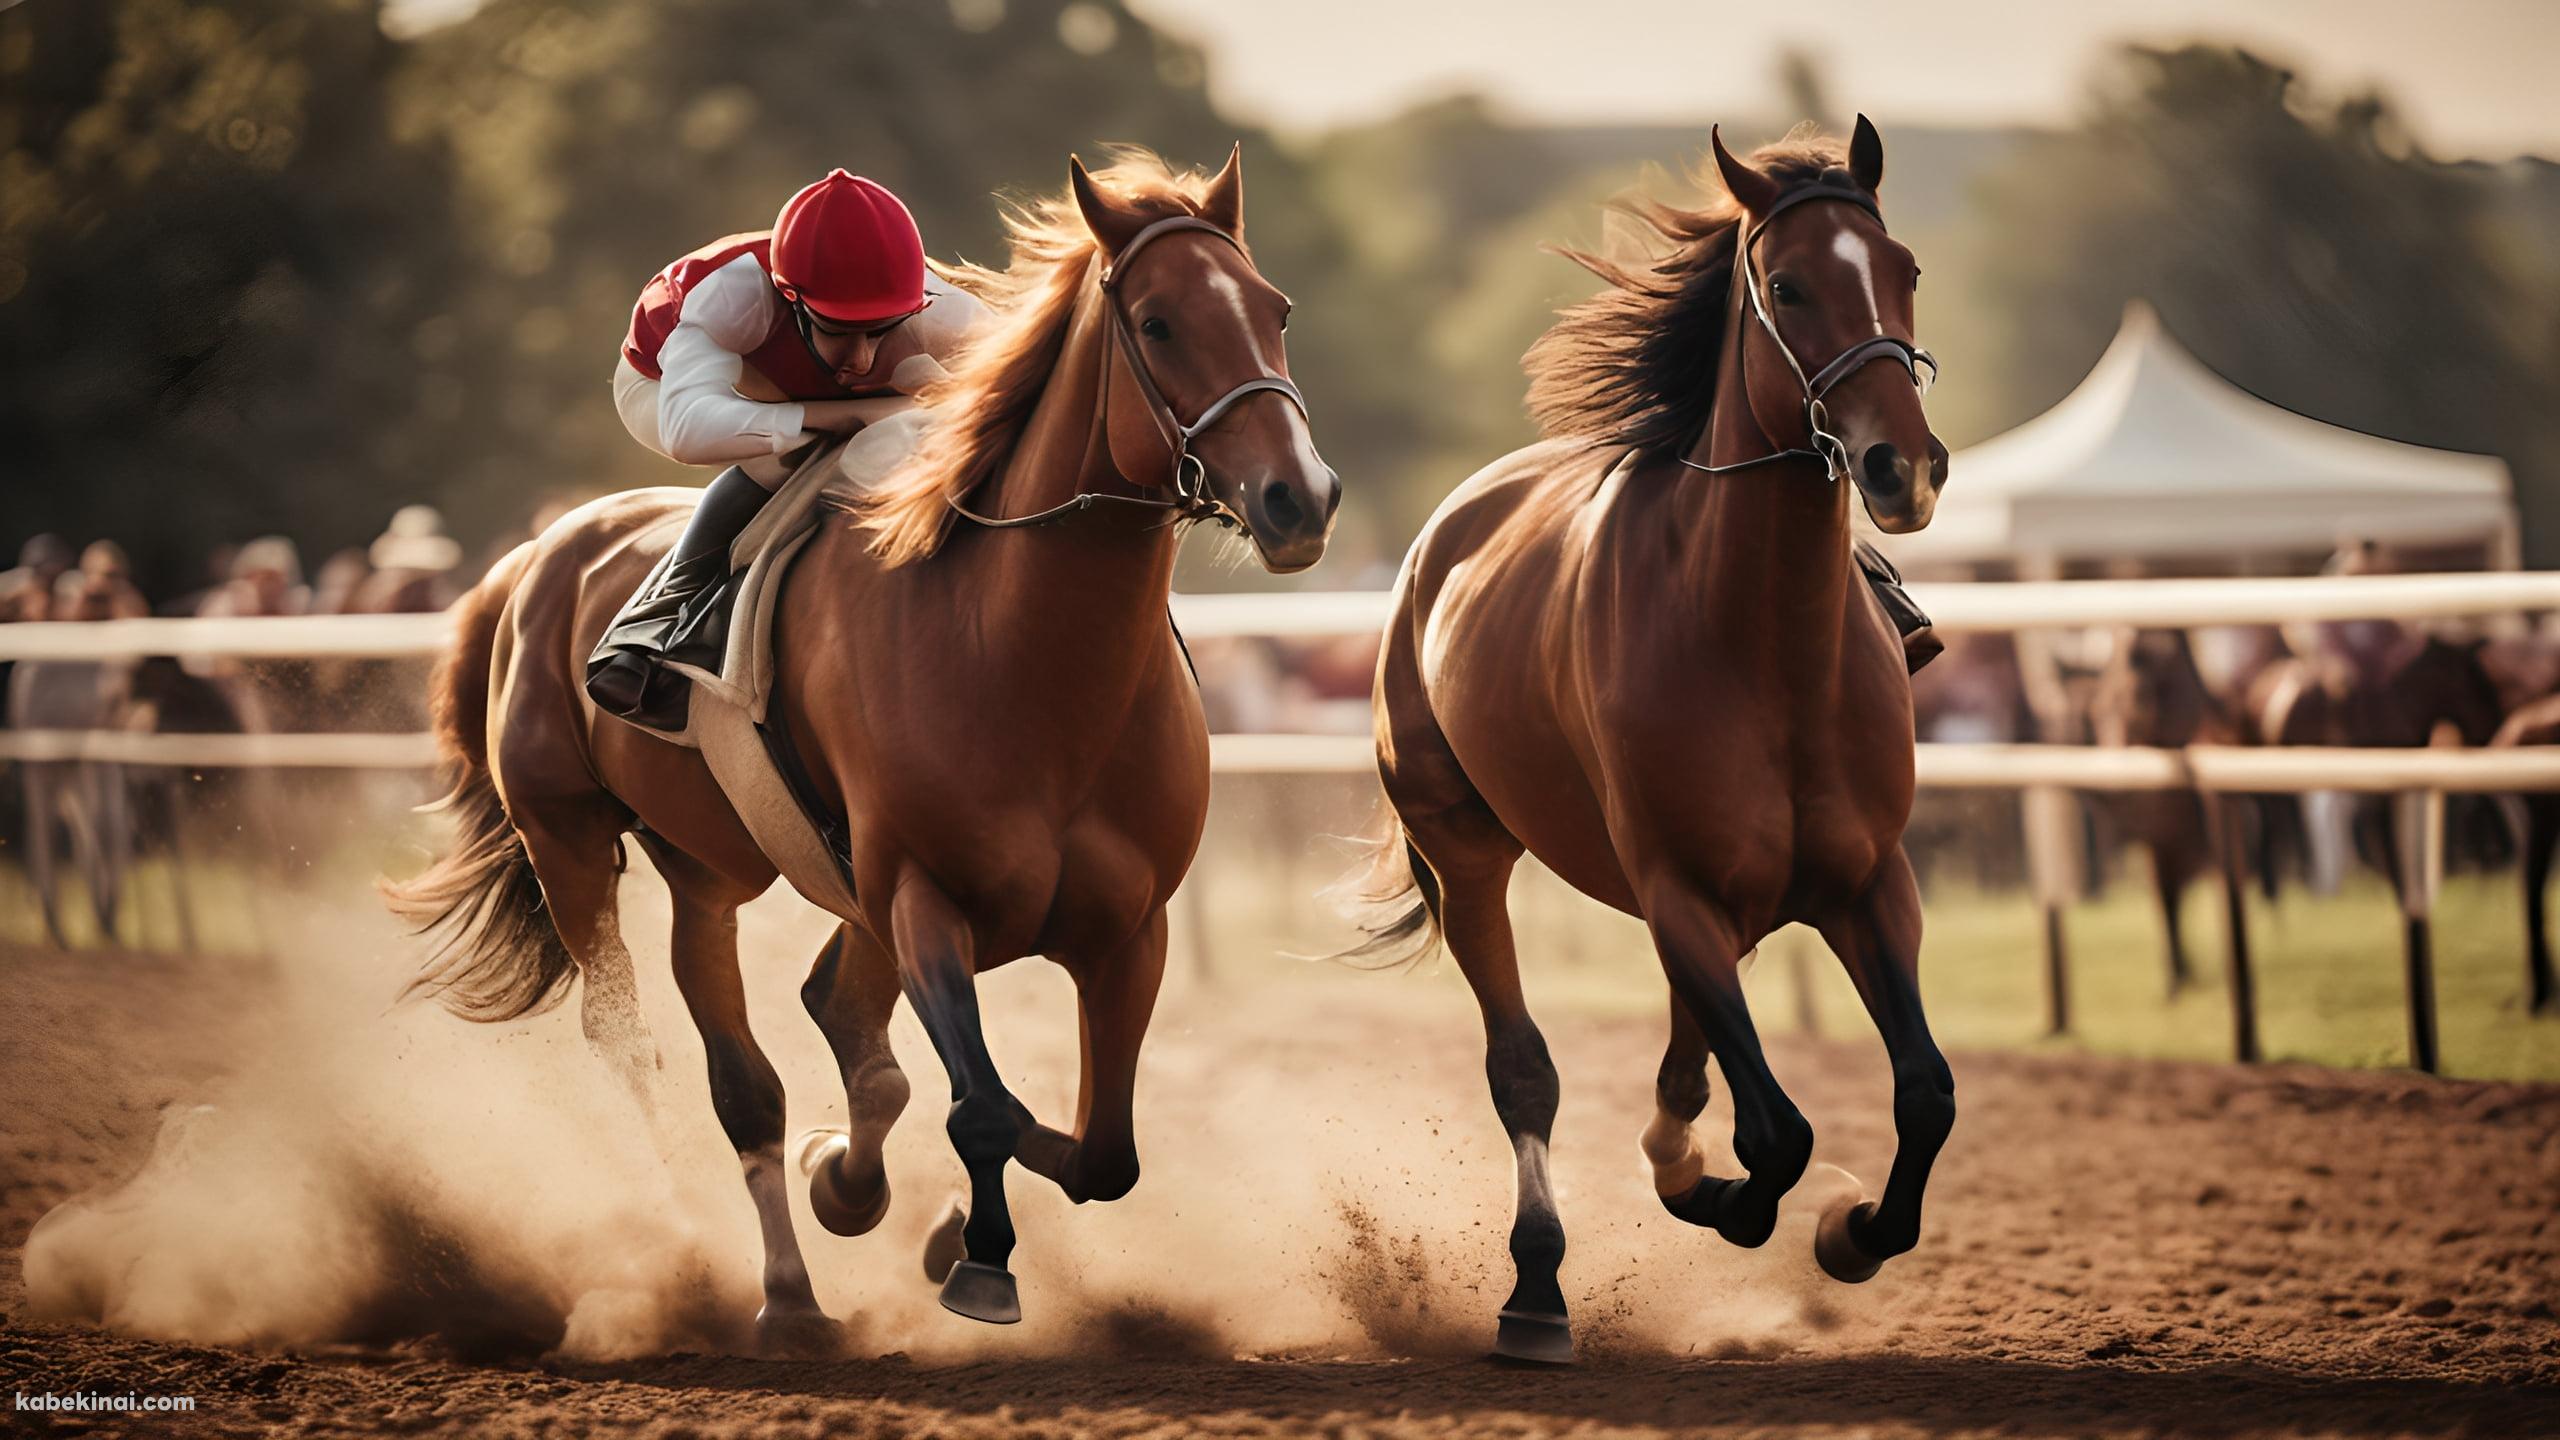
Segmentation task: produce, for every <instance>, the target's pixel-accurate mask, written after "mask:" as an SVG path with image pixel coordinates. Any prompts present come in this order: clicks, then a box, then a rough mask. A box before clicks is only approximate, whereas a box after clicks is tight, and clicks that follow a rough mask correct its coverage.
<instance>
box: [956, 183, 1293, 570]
mask: <svg viewBox="0 0 2560 1440" xmlns="http://www.w3.org/2000/svg"><path fill="white" fill-rule="evenodd" d="M1185 230H1198V231H1201V232H1203V233H1206V234H1210V235H1215V236H1216V237H1218V238H1219V239H1220V240H1223V241H1225V242H1226V243H1227V244H1229V245H1231V246H1234V247H1235V251H1236V253H1237V254H1239V255H1243V254H1244V243H1243V242H1242V241H1240V240H1238V239H1236V237H1235V236H1233V235H1230V234H1228V233H1227V232H1226V231H1225V230H1222V229H1220V228H1219V227H1217V226H1215V225H1212V224H1210V223H1209V222H1208V221H1206V220H1203V219H1200V218H1199V217H1198V216H1195V215H1175V216H1172V217H1170V218H1168V219H1163V220H1158V221H1156V222H1155V223H1154V224H1152V225H1149V226H1148V227H1147V228H1145V229H1143V230H1141V231H1139V232H1138V233H1137V234H1136V235H1134V236H1131V237H1130V239H1129V243H1128V244H1126V245H1123V246H1121V247H1120V253H1119V254H1117V255H1114V256H1113V257H1111V259H1110V260H1109V261H1108V262H1106V263H1105V264H1104V265H1103V267H1102V275H1101V278H1100V281H1099V284H1100V286H1101V289H1102V294H1103V298H1104V300H1105V301H1106V302H1107V304H1108V306H1109V308H1110V311H1111V334H1112V337H1113V339H1114V341H1115V343H1116V344H1117V346H1118V348H1119V351H1120V354H1121V357H1122V358H1123V359H1124V360H1126V361H1127V362H1128V365H1129V373H1130V374H1131V375H1132V376H1134V377H1135V378H1136V379H1137V382H1138V392H1139V393H1140V394H1142V395H1144V396H1145V397H1146V399H1147V416H1148V418H1149V419H1151V420H1153V421H1154V422H1155V427H1156V433H1157V434H1159V435H1161V436H1163V437H1164V441H1165V444H1166V446H1167V448H1168V449H1169V450H1170V451H1171V452H1172V457H1173V459H1172V474H1171V476H1170V477H1169V488H1171V489H1172V491H1173V497H1172V498H1171V499H1157V498H1154V497H1152V496H1145V495H1105V494H1102V493H1100V492H1098V491H1092V490H1086V491H1081V492H1079V493H1077V494H1076V495H1075V496H1074V497H1073V498H1072V499H1069V500H1067V501H1065V502H1063V503H1061V504H1057V505H1052V506H1050V507H1049V508H1048V509H1046V510H1040V511H1035V512H1033V513H1032V514H1029V515H1016V516H1012V517H1010V518H999V517H996V516H992V515H981V514H979V513H978V512H977V511H975V510H971V509H969V508H968V507H967V506H965V505H962V504H961V503H960V502H959V500H958V499H956V498H953V497H950V496H945V497H944V499H945V502H946V503H948V504H949V505H950V506H951V508H952V510H953V511H954V512H956V513H957V514H958V515H959V516H960V518H962V519H964V520H967V521H970V522H971V523H973V524H976V525H981V526H984V527H985V528H987V529H989V530H1016V529H1020V528H1022V527H1024V526H1030V525H1047V524H1051V523H1053V522H1056V521H1059V520H1064V519H1067V518H1068V517H1069V516H1073V515H1080V514H1082V513H1084V512H1085V511H1087V510H1090V509H1092V508H1093V507H1094V506H1096V505H1102V504H1112V505H1133V506H1137V507H1139V508H1141V509H1147V510H1163V511H1167V512H1170V513H1169V514H1168V515H1167V517H1166V523H1167V524H1171V523H1173V522H1175V521H1180V520H1211V521H1215V522H1217V523H1218V524H1221V525H1226V526H1229V527H1231V528H1232V527H1240V526H1241V524H1242V522H1241V521H1240V520H1239V519H1238V518H1237V516H1236V513H1235V511H1234V510H1232V509H1230V508H1228V506H1227V504H1226V502H1224V501H1222V500H1220V499H1218V497H1217V496H1215V495H1212V494H1211V493H1209V467H1208V466H1207V465H1206V464H1204V463H1203V462H1202V461H1201V459H1200V457H1199V456H1197V455H1195V454H1193V453H1192V452H1191V442H1192V441H1193V440H1195V439H1198V438H1199V436H1200V433H1201V432H1202V431H1204V430H1207V429H1208V428H1209V427H1210V426H1212V425H1214V424H1216V423H1218V421H1219V419H1220V418H1221V417H1223V416H1224V415H1225V414H1226V413H1227V412H1228V411H1229V410H1232V409H1234V408H1235V407H1236V406H1237V405H1238V404H1239V403H1241V402H1243V401H1244V400H1246V399H1248V398H1250V397H1251V396H1254V395H1256V394H1259V393H1261V392H1263V391H1265V390H1268V391H1271V392H1272V393H1274V394H1277V395H1279V396H1282V397H1283V398H1285V399H1286V400H1288V402H1289V403H1290V404H1291V405H1294V406H1296V407H1297V410H1298V414H1299V415H1300V416H1304V415H1305V414H1306V413H1307V397H1305V396H1304V395H1301V394H1299V393H1298V387H1297V386H1296V385H1295V384H1294V383H1292V382H1291V381H1290V379H1289V377H1288V376H1286V375H1257V376H1255V377H1253V378H1252V379H1250V380H1247V381H1245V382H1244V383H1243V384H1240V385H1238V386H1236V387H1235V388H1233V389H1231V390H1229V391H1228V392H1227V393H1225V394H1224V395H1221V396H1219V397H1218V398H1217V399H1215V400H1213V401H1211V402H1210V403H1209V407H1208V408H1207V409H1205V410H1203V411H1201V412H1200V418H1198V419H1196V420H1194V421H1192V422H1191V423H1190V424H1188V425H1185V424H1183V423H1182V417H1181V416H1179V415H1177V414H1176V413H1174V409H1173V405H1172V403H1171V402H1169V401H1167V400H1166V399H1165V398H1164V391H1163V390H1162V389H1160V388H1158V387H1157V385H1156V377H1155V374H1154V372H1153V371H1151V370H1149V369H1148V368H1147V357H1146V354H1145V352H1144V351H1143V350H1141V349H1140V348H1139V345H1138V333H1137V327H1136V326H1134V325H1132V324H1130V323H1129V311H1128V307H1127V306H1125V305H1123V304H1122V303H1121V302H1120V296H1119V291H1118V288H1117V282H1118V281H1119V279H1120V277H1121V276H1122V275H1125V274H1127V273H1128V269H1129V262H1130V261H1132V260H1134V259H1136V258H1137V256H1138V253H1139V252H1140V251H1142V250H1144V249H1145V248H1146V247H1147V245H1148V244H1149V243H1150V242H1152V241H1154V240H1155V239H1157V238H1158V237H1159V236H1163V235H1170V234H1175V233H1178V232H1180V231H1185ZM1246 263H1247V264H1251V263H1252V259H1251V257H1250V256H1247V257H1246ZM1109 388H1110V387H1109V383H1108V381H1106V382H1105V384H1104V393H1105V394H1106V396H1107V395H1108V393H1109ZM1106 403H1107V401H1106Z"/></svg>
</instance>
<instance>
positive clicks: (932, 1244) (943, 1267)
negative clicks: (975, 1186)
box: [924, 1200, 969, 1285]
mask: <svg viewBox="0 0 2560 1440" xmlns="http://www.w3.org/2000/svg"><path fill="white" fill-rule="evenodd" d="M968 1228H969V1211H968V1209H967V1208H966V1207H965V1206H963V1205H962V1204H961V1203H960V1202H959V1201H957V1200H954V1201H952V1202H951V1208H950V1209H948V1210H945V1211H943V1212H942V1218H941V1219H940V1220H937V1221H935V1222H934V1226H933V1233H932V1234H930V1235H927V1236H925V1237H924V1278H926V1279H927V1280H931V1281H933V1282H934V1283H935V1284H937V1285H938V1284H940V1283H942V1281H943V1279H944V1278H945V1277H946V1276H948V1275H950V1273H951V1267H952V1266H954V1265H957V1264H959V1263H960V1262H961V1261H962V1260H963V1259H965V1258H966V1257H967V1256H968V1254H969V1242H968V1239H967V1237H966V1236H965V1235H964V1234H963V1233H962V1232H964V1231H966V1230H967V1229H968Z"/></svg>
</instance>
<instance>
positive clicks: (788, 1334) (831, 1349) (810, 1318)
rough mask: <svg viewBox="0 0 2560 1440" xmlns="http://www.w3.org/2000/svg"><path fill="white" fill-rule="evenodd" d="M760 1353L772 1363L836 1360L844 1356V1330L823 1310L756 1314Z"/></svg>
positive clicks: (773, 1311)
mask: <svg viewBox="0 0 2560 1440" xmlns="http://www.w3.org/2000/svg"><path fill="white" fill-rule="evenodd" d="M756 1353H757V1354H759V1355H762V1356H764V1357H765V1358H766V1359H768V1360H833V1359H836V1358H838V1357H840V1356H842V1355H843V1354H844V1329H843V1327H842V1326H839V1325H838V1324H836V1322H834V1321H833V1320H830V1319H828V1318H827V1316H826V1312H824V1311H822V1310H800V1309H791V1310H777V1309H775V1308H773V1307H772V1306H770V1305H767V1306H766V1307H764V1309H762V1310H759V1311H757V1312H756Z"/></svg>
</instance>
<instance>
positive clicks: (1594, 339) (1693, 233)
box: [1520, 133, 1857, 450]
mask: <svg viewBox="0 0 2560 1440" xmlns="http://www.w3.org/2000/svg"><path fill="white" fill-rule="evenodd" d="M1750 160H1751V164H1752V166H1753V167H1754V168H1755V169H1758V170H1759V171H1761V172H1762V173H1763V174H1765V175H1767V176H1768V177H1769V178H1770V179H1772V180H1775V181H1777V182H1778V188H1779V191H1780V193H1782V194H1783V193H1785V192H1787V191H1790V190H1795V189H1798V188H1800V187H1803V186H1806V185H1814V184H1824V185H1841V186H1850V187H1854V186H1855V185H1856V183H1857V182H1856V181H1854V180H1852V179H1851V178H1850V176H1849V171H1848V157H1847V152H1846V151H1845V150H1844V149H1843V148H1842V147H1841V145H1840V143H1839V142H1838V141H1836V140H1831V139H1829V138H1826V137H1818V136H1813V135H1808V134H1801V133H1800V134H1793V135H1789V136H1788V137H1787V138H1786V139H1784V140H1781V141H1779V142H1777V143H1776V144H1774V145H1765V146H1762V147H1761V148H1760V149H1759V150H1757V151H1755V152H1753V154H1752V155H1751V157H1750ZM1691 180H1692V181H1693V182H1694V183H1695V184H1696V185H1697V187H1698V188H1699V189H1700V190H1703V191H1706V192H1707V193H1709V194H1712V195H1715V196H1716V198H1715V199H1714V200H1711V201H1709V202H1708V203H1707V204H1706V205H1705V206H1704V207H1702V208H1700V209H1696V210H1683V209H1680V208H1679V207H1677V206H1674V205H1666V204H1664V203H1663V202H1661V201H1659V200H1656V199H1654V198H1652V197H1651V196H1648V195H1644V194H1641V193H1630V194H1627V195H1623V196H1620V197H1619V198H1618V199H1616V200H1613V201H1611V202H1610V208H1611V209H1612V210H1613V211H1615V212H1617V213H1618V214H1621V215H1625V216H1627V217H1629V218H1631V219H1632V220H1634V221H1635V222H1636V224H1637V225H1638V226H1639V227H1641V229H1642V230H1643V232H1645V233H1644V234H1643V235H1640V236H1639V237H1638V246H1637V248H1638V251H1639V253H1637V254H1635V255H1632V256H1629V257H1627V258H1625V259H1612V258H1610V257H1608V256H1605V255H1598V254H1593V253H1590V252H1587V251H1582V250H1574V249H1568V248H1565V247H1563V246H1550V247H1549V248H1550V249H1551V250H1553V251H1554V253H1556V254H1558V255H1562V256H1563V257H1564V258H1566V259H1568V260H1571V261H1572V262H1574V263H1575V264H1577V265H1579V266H1581V267H1582V268H1583V269H1585V270H1588V271H1590V272H1591V273H1592V274H1594V275H1597V276H1599V277H1600V278H1601V279H1603V280H1605V281H1607V282H1609V283H1608V288H1606V289H1604V290H1602V291H1601V292H1600V293H1599V294H1597V295H1594V296H1592V297H1591V298H1590V299H1588V300H1584V301H1580V302H1578V303H1576V304H1573V305H1568V306H1566V307H1565V308H1564V309H1562V310H1560V311H1558V312H1557V314H1556V323H1555V324H1554V325H1552V326H1549V327H1548V329H1547V333H1546V334H1544V335H1541V336H1539V337H1538V340H1537V343H1535V344H1533V345H1531V346H1530V347H1529V353H1528V354H1526V355H1524V356H1522V357H1521V360H1520V365H1521V368H1522V369H1524V370H1526V371H1528V372H1529V413H1530V415H1531V416H1532V417H1534V418H1535V419H1536V420H1537V422H1538V429H1539V430H1540V432H1541V433H1543V434H1545V435H1547V436H1549V437H1550V438H1557V437H1580V438H1585V439H1591V440H1600V441H1606V442H1608V443H1611V444H1619V445H1633V446H1636V447H1638V448H1641V449H1645V450H1671V449H1678V448H1681V447H1683V446H1685V445H1687V444H1688V443H1689V442H1690V441H1692V440H1694V439H1696V438H1697V436H1698V434H1699V432H1700V431H1702V430H1704V429H1705V428H1706V425H1707V412H1708V410H1709V409H1710V408H1711V407H1712V406H1713V405H1714V404H1715V394H1716V366H1717V362H1718V360H1719V359H1720V358H1721V357H1722V355H1723V353H1724V319H1725V302H1726V300H1727V299H1728V298H1729V296H1730V294H1731V292H1732V285H1733V247H1734V241H1735V239H1736V237H1737V234H1738V231H1739V227H1740V222H1741V219H1742V210H1741V207H1740V206H1738V205H1736V204H1735V203H1734V202H1733V199H1732V198H1731V197H1730V196H1727V195H1724V194H1722V193H1721V192H1722V190H1723V188H1724V187H1723V185H1722V183H1721V182H1720V181H1718V180H1717V179H1716V178H1715V170H1714V167H1713V165H1712V164H1707V165H1704V166H1702V167H1701V168H1699V169H1697V170H1694V171H1693V172H1692V174H1691Z"/></svg>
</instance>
